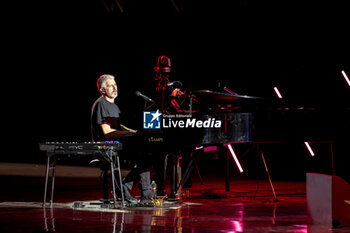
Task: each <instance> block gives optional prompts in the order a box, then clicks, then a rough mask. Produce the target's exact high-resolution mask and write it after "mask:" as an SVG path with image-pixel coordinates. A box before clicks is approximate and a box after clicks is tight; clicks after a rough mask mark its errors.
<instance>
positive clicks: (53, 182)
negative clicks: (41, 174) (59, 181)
mask: <svg viewBox="0 0 350 233" xmlns="http://www.w3.org/2000/svg"><path fill="white" fill-rule="evenodd" d="M55 176H56V166H55V165H53V167H52V176H51V198H50V207H52V202H53V193H54V188H55Z"/></svg>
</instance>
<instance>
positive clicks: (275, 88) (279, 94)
mask: <svg viewBox="0 0 350 233" xmlns="http://www.w3.org/2000/svg"><path fill="white" fill-rule="evenodd" d="M273 90H274V91H275V93H276V95H277V97H278V98H280V99H282V98H283V97H282V95H281V93H280V91H279V90H278V88H277V87H274V88H273Z"/></svg>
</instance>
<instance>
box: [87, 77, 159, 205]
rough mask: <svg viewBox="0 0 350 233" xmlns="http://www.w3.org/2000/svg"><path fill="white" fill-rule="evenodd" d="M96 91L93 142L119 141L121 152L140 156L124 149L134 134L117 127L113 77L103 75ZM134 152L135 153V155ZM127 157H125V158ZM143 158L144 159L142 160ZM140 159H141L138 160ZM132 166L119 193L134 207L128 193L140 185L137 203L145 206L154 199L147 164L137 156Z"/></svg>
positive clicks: (92, 119) (117, 109)
mask: <svg viewBox="0 0 350 233" xmlns="http://www.w3.org/2000/svg"><path fill="white" fill-rule="evenodd" d="M97 88H98V90H99V91H100V93H101V97H99V98H98V99H97V100H96V101H95V103H94V104H93V106H92V111H91V127H92V129H91V131H92V137H93V141H105V140H107V141H110V140H119V141H122V142H123V144H124V145H125V151H127V152H130V151H132V153H140V152H142V150H140V149H139V148H135V146H134V147H133V146H128V144H130V143H128V141H129V140H127V139H128V138H130V137H132V136H135V135H136V133H137V131H136V130H133V129H130V128H128V127H126V126H125V125H123V124H120V122H119V120H120V109H119V107H118V105H117V104H116V103H115V102H114V100H115V98H116V97H117V96H118V87H117V84H116V81H115V78H114V76H113V75H109V74H104V75H101V76H100V77H99V79H98V80H97ZM136 149H138V150H137V151H136ZM128 156H129V154H128ZM143 157H144V156H143ZM140 158H141V159H140ZM136 163H137V164H136V166H134V168H133V169H132V170H131V172H130V173H129V174H128V175H127V176H126V177H125V178H124V180H123V185H122V186H123V191H124V194H125V200H126V201H128V202H130V203H137V202H138V200H137V199H136V198H134V197H132V196H131V194H130V192H129V190H131V189H132V187H133V185H134V183H135V182H137V181H138V182H139V183H140V189H141V202H149V201H151V199H152V198H155V197H156V195H155V193H153V192H152V191H151V182H150V161H144V160H142V157H141V156H139V157H138V159H137V161H136Z"/></svg>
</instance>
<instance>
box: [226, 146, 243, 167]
mask: <svg viewBox="0 0 350 233" xmlns="http://www.w3.org/2000/svg"><path fill="white" fill-rule="evenodd" d="M227 147H228V149H229V150H230V152H231V155H232V158H233V160H234V161H235V163H236V165H237V167H238V170H239V172H240V173H242V172H243V168H242V166H241V164H240V163H239V161H238V158H237V156H236V154H235V152H234V151H233V148H232V146H231V144H227Z"/></svg>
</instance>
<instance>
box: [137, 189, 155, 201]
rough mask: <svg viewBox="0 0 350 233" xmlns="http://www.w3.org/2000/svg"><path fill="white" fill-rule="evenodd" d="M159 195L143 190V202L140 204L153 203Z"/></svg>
mask: <svg viewBox="0 0 350 233" xmlns="http://www.w3.org/2000/svg"><path fill="white" fill-rule="evenodd" d="M156 198H157V195H156V194H155V193H154V192H152V191H151V190H149V189H147V190H143V191H142V192H141V201H140V203H151V202H152V199H156Z"/></svg>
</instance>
